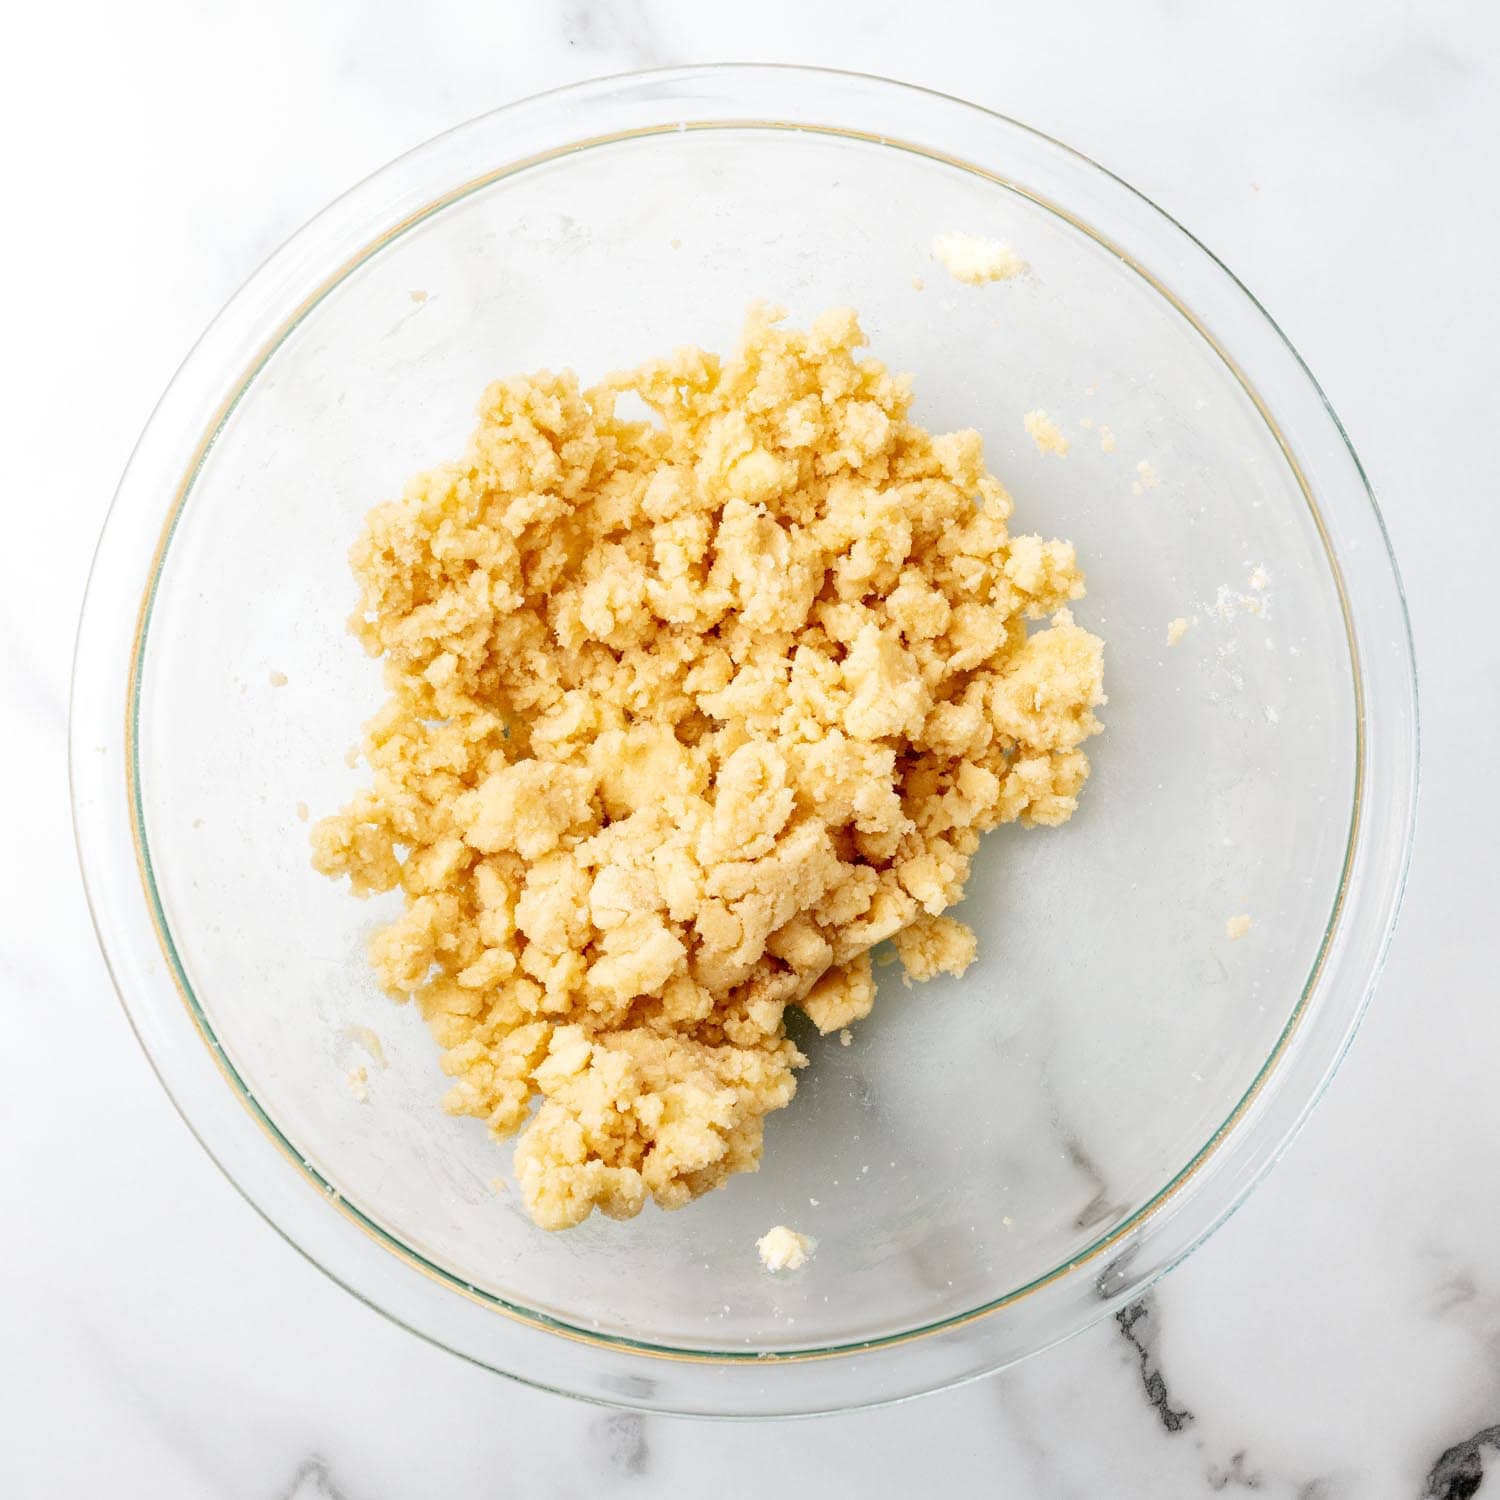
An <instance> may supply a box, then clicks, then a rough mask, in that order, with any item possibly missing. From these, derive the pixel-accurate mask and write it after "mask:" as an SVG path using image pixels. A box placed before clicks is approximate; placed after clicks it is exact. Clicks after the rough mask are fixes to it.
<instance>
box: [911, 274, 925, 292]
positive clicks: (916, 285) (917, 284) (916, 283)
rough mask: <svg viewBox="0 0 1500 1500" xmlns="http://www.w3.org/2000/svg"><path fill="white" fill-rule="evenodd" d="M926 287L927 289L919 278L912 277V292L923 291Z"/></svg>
mask: <svg viewBox="0 0 1500 1500" xmlns="http://www.w3.org/2000/svg"><path fill="white" fill-rule="evenodd" d="M926 287H927V283H926V282H925V281H923V280H922V278H921V277H920V276H913V277H912V279H911V289H912V291H914V292H920V291H924V290H925V289H926Z"/></svg>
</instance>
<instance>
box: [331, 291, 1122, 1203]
mask: <svg viewBox="0 0 1500 1500" xmlns="http://www.w3.org/2000/svg"><path fill="white" fill-rule="evenodd" d="M863 342H864V339H863V335H862V334H861V332H860V329H859V325H858V322H857V320H856V318H855V315H854V313H853V312H852V311H849V310H847V309H844V310H835V311H832V312H829V313H825V314H824V315H823V316H822V317H820V318H818V319H817V320H816V321H815V322H814V323H813V324H812V326H811V328H810V329H809V330H807V331H806V332H803V331H799V330H797V329H793V328H789V327H786V326H784V325H783V324H782V323H781V321H780V315H779V314H777V313H775V312H773V311H770V310H767V309H764V308H757V309H753V310H752V312H751V315H750V318H749V321H748V324H747V326H746V330H745V334H744V339H743V342H742V345H741V347H740V349H739V351H738V352H737V353H736V354H735V355H734V356H733V357H732V358H728V359H724V360H721V359H720V358H719V357H717V356H715V355H713V354H709V353H706V352H704V351H703V350H700V349H681V350H678V351H677V352H676V353H675V354H673V355H671V356H670V357H668V358H665V359H660V360H656V361H653V362H651V363H648V364H645V365H642V366H641V367H640V368H638V369H635V370H629V371H625V372H622V373H619V374H615V375H612V376H610V377H608V378H606V379H605V380H604V381H603V382H602V383H601V384H599V385H598V386H595V387H593V388H591V389H582V388H580V386H579V384H578V381H577V380H576V378H575V377H574V376H573V375H572V374H571V373H568V372H564V373H562V374H552V373H548V372H542V373H539V374H535V375H530V376H525V377H519V378H512V379H507V380H501V381H498V382H496V383H495V384H493V385H492V386H490V387H489V389H488V390H487V391H486V392H485V394H484V397H483V400H482V402H481V407H480V419H479V426H478V429H477V430H476V432H475V433H474V436H473V438H472V439H471V441H470V443H469V446H468V450H467V452H466V453H465V455H464V456H463V457H462V458H461V459H460V460H458V461H457V462H455V463H449V464H445V465H443V466H441V467H439V468H436V469H433V470H432V471H430V472H428V473H425V474H421V475H418V476H417V477H416V478H415V479H413V480H412V481H410V482H409V483H408V485H407V486H406V490H405V493H404V494H403V495H402V497H401V498H400V499H399V500H395V501H392V502H389V503H386V504H383V505H380V506H378V507H376V509H375V510H373V511H372V512H371V513H370V516H369V517H368V520H367V524H366V529H365V531H364V533H363V535H362V536H361V537H360V539H359V540H358V541H357V542H356V544H355V546H354V549H353V552H352V554H351V556H352V565H353V569H354V573H355V576H356V578H357V580H358V583H359V586H360V590H361V598H360V603H359V607H358V609H357V611H356V613H355V614H354V616H353V619H352V621H351V626H352V629H353V630H354V632H355V634H356V635H357V636H358V637H359V638H360V639H361V640H362V641H363V643H364V644H365V646H366V648H367V649H368V650H369V651H370V652H372V653H373V654H376V655H381V656H383V657H384V659H385V679H386V683H387V686H388V689H389V694H390V696H389V700H388V701H387V703H386V704H385V706H384V707H383V708H382V709H381V711H380V712H379V713H378V714H377V715H376V716H375V718H374V719H373V720H372V721H371V722H370V724H369V725H368V726H367V728H366V733H365V738H364V743H363V754H364V756H365V758H366V760H367V761H368V763H369V765H370V767H371V770H372V772H373V779H372V782H371V784H370V785H369V786H368V787H367V788H366V789H365V790H363V791H361V792H360V793H359V794H358V795H357V796H356V797H355V798H354V799H353V801H352V802H351V803H350V804H349V805H348V807H346V808H345V809H344V811H343V812H341V813H339V814H337V815H335V816H333V817H330V818H326V819H324V820H323V821H322V822H321V823H319V824H318V825H316V827H315V829H314V831H313V845H314V863H315V864H316V866H317V867H318V868H319V869H320V870H322V871H323V872H325V873H326V874H328V875H331V876H340V875H347V876H348V877H349V880H350V883H351V885H352V887H353V889H354V891H355V892H356V893H357V894H359V895H368V894H370V893H372V892H380V891H390V890H393V889H396V888H399V889H401V890H402V891H403V892H404V895H405V909H404V912H403V914H402V915H401V916H400V918H399V919H398V920H396V921H395V922H394V923H392V924H391V925H390V926H389V927H387V928H385V929H384V930H383V931H381V932H380V933H379V934H378V935H377V936H376V937H375V939H374V940H373V942H372V945H371V957H372V961H373V963H374V966H375V969H376V971H377V973H378V976H379V978H380V980H381V982H382V983H383V985H384V986H385V987H386V988H387V989H388V990H389V991H390V992H391V993H392V994H393V995H395V996H397V997H402V998H404V997H406V996H408V995H409V996H412V997H414V998H415V1000H416V1002H417V1004H418V1005H419V1006H420V1008H421V1011H422V1014H423V1015H424V1017H425V1018H426V1020H427V1022H428V1024H429V1026H430V1027H431V1030H432V1032H433V1034H434V1036H435V1038H436V1040H437V1042H438V1044H439V1045H440V1047H441V1048H442V1049H443V1059H442V1061H443V1068H444V1070H445V1071H446V1072H447V1073H448V1074H449V1075H450V1076H451V1078H452V1079H453V1086H452V1088H451V1090H450V1092H449V1093H448V1095H447V1097H446V1100H445V1107H446V1108H447V1109H448V1110H450V1111H451V1112H453V1113H455V1114H462V1115H473V1116H476V1117H478V1118H480V1119H482V1120H484V1121H486V1122H487V1123H488V1125H489V1127H490V1128H491V1130H492V1131H494V1132H495V1134H496V1135H498V1136H508V1135H510V1134H512V1133H514V1132H516V1131H522V1134H521V1137H520V1140H519V1142H518V1144H517V1146H516V1150H515V1165H516V1178H517V1182H518V1186H519V1188H520V1191H521V1193H522V1196H523V1198H524V1201H525V1204H526V1207H527V1209H528V1210H529V1211H530V1213H531V1215H532V1217H533V1218H534V1219H535V1220H536V1222H537V1223H538V1224H540V1225H542V1226H543V1227H545V1228H549V1229H560V1228H564V1227H567V1226H570V1225H574V1224H577V1223H579V1222H581V1221H582V1220H583V1219H585V1218H587V1217H588V1215H589V1214H590V1213H591V1212H592V1211H593V1210H594V1209H596V1208H597V1209H600V1210H602V1211H603V1212H604V1213H606V1214H609V1215H611V1216H614V1217H617V1218H625V1217H629V1216H631V1215H634V1214H636V1213H638V1212H639V1211H640V1209H641V1208H642V1206H643V1205H644V1203H645V1201H646V1199H647V1198H648V1197H651V1198H654V1199H655V1200H656V1202H657V1203H659V1204H660V1205H662V1206H663V1207H665V1208H676V1207H678V1206H680V1205H682V1204H684V1203H687V1202H688V1201H689V1200H690V1199H692V1198H694V1197H697V1196H698V1195H699V1194H701V1193H703V1192H705V1191H707V1190H708V1189H710V1188H714V1187H718V1186H720V1185H721V1184H722V1183H723V1182H724V1181H725V1180H726V1179H727V1178H728V1177H729V1175H730V1174H732V1173H734V1172H741V1171H747V1170H754V1169H755V1167H756V1166H757V1164H758V1162H759V1158H760V1154H761V1135H762V1123H763V1121H764V1118H765V1116H766V1114H767V1113H769V1112H770V1111H772V1110H775V1109H780V1108H781V1107H782V1106H783V1105H785V1104H786V1103H787V1102H788V1101H789V1100H790V1099H791V1097H792V1094H793V1092H794V1090H795V1087H796V1082H795V1077H794V1070H795V1069H797V1068H798V1067H800V1066H802V1065H803V1064H804V1062H805V1058H804V1057H803V1056H802V1055H801V1054H800V1053H799V1052H798V1050H797V1048H796V1047H795V1046H794V1045H793V1043H792V1042H791V1041H790V1040H789V1039H788V1037H787V1034H786V1030H785V1027H784V1025H783V1018H782V1017H783V1011H784V1010H785V1008H786V1007H787V1006H788V1005H795V1006H800V1007H801V1009H802V1010H803V1011H804V1012H805V1013H806V1015H807V1016H808V1017H809V1018H810V1019H811V1021H812V1022H813V1023H814V1024H815V1025H816V1026H817V1028H818V1029H819V1030H820V1031H822V1032H825V1033H829V1032H836V1031H838V1030H840V1029H841V1028H843V1027H845V1026H847V1025H849V1024H850V1023H851V1022H852V1021H856V1020H858V1019H859V1018H861V1017H862V1016H864V1015H866V1014H867V1013H868V1011H869V1010H870V1007H871V1004H872V1003H873V1001H874V997H875V983H874V979H873V976H872V973H871V966H870V958H869V950H870V948H871V947H872V946H874V945H875V944H876V943H879V942H881V941H882V940H884V939H887V938H894V939H895V944H896V949H897V952H898V953H899V955H900V958H901V960H902V962H903V964H904V965H905V967H906V970H907V972H908V973H909V974H911V975H912V976H913V977H914V978H926V977H928V976H930V975H933V974H937V973H941V972H948V973H958V972H960V971H961V970H962V969H963V968H964V967H965V966H966V965H967V964H968V963H969V962H970V961H971V960H972V959H973V957H974V947H975V943H974V935H973V934H972V932H970V931H969V929H968V928H966V927H964V926H963V925H962V924H960V923H959V922H956V921H954V920H953V919H952V918H951V917H947V916H944V915H943V913H944V912H945V911H946V910H947V908H949V907H951V906H952V905H953V904H954V903H955V902H957V901H958V900H959V899H960V897H961V896H962V894H963V887H964V882H965V880H966V878H967V876H968V872H969V861H970V858H971V857H972V855H973V854H974V851H975V849H976V847H977V846H978V843H979V839H980V835H981V834H982V833H983V832H984V831H985V830H986V829H989V828H992V827H994V826H995V825H996V824H998V823H1007V822H1012V821H1015V820H1020V821H1021V822H1023V823H1026V824H1033V823H1040V824H1056V823H1061V822H1063V821H1064V820H1065V819H1066V818H1067V817H1068V816H1069V815H1070V814H1071V813H1072V811H1073V809H1074V807H1075V805H1076V799H1077V796H1078V792H1079V789H1080V788H1081V787H1082V785H1083V781H1084V778H1085V776H1086V775H1087V773H1088V762H1087V760H1086V759H1085V757H1084V754H1083V751H1082V749H1081V748H1080V747H1081V745H1082V743H1083V741H1084V740H1085V739H1086V738H1087V737H1088V736H1089V735H1091V734H1093V733H1095V732H1096V731H1097V729H1098V728H1099V725H1098V722H1097V721H1096V719H1095V717H1094V714H1093V708H1094V706H1095V705H1097V704H1098V703H1100V702H1101V701H1102V695H1101V690H1100V681H1101V661H1102V645H1101V643H1100V641H1099V640H1098V639H1096V638H1095V637H1094V636H1092V635H1090V634H1089V633H1088V632H1087V631H1085V630H1083V629H1081V628H1080V627H1079V626H1078V625H1076V624H1075V623H1074V622H1073V619H1072V617H1071V615H1070V614H1069V612H1068V610H1067V608H1066V605H1067V603H1068V601H1070V600H1073V599H1076V598H1078V597H1079V596H1080V595H1081V594H1082V593H1083V578H1082V575H1081V574H1080V572H1079V570H1078V566H1077V564H1076V561H1075V559H1074V554H1073V548H1072V546H1071V545H1070V544H1068V543H1067V542H1061V541H1044V540H1042V539H1041V538H1040V537H1035V536H1012V535H1011V534H1010V532H1009V530H1008V528H1007V521H1008V518H1009V516H1010V512H1011V501H1010V498H1009V496H1008V495H1007V494H1006V492H1005V490H1004V489H1003V488H1002V486H1001V485H1000V483H999V481H998V480H997V479H995V478H994V477H993V476H992V475H990V474H988V473H987V472H986V471H985V467H984V461H983V455H982V452H981V447H980V440H979V436H978V434H977V433H974V432H956V433H949V434H947V435H944V436H934V435H932V434H930V433H928V432H927V431H925V430H924V429H922V428H921V427H919V426H917V425H915V424H914V423H912V422H911V421H910V420H909V419H908V409H909V406H910V402H911V394H910V385H909V381H908V380H907V379H906V378H904V377H900V376H896V375H892V374H890V373H889V372H887V371H886V369H885V368H884V367H883V366H882V365H881V364H879V363H878V362H877V361H875V360H873V359H868V358H861V356H860V354H859V350H860V346H861V345H862V344H863ZM627 392H630V393H634V394H635V395H636V396H638V397H639V398H640V399H641V400H643V401H644V402H645V404H646V405H647V406H648V407H649V408H651V410H652V412H653V413H654V414H655V416H656V419H657V420H656V421H654V422H644V421H635V420H631V419H628V418H627V417H626V416H625V415H623V414H620V413H617V410H616V401H617V398H618V397H619V396H621V395H622V394H624V393H627ZM1049 618H1050V623H1049V624H1047V625H1045V626H1041V625H1036V626H1033V625H1032V624H1031V622H1041V621H1046V620H1048V619H1049ZM534 1103H535V1104H537V1105H538V1107H537V1108H536V1110H535V1114H534V1115H533V1114H532V1108H533V1104H534ZM528 1121H529V1123H528ZM523 1127H524V1130H523Z"/></svg>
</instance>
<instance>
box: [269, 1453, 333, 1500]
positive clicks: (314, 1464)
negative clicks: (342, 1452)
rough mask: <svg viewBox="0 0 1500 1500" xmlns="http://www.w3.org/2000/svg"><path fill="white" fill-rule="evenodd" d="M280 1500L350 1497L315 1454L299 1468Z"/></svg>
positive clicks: (318, 1499)
mask: <svg viewBox="0 0 1500 1500" xmlns="http://www.w3.org/2000/svg"><path fill="white" fill-rule="evenodd" d="M280 1500H349V1497H348V1496H347V1494H346V1493H345V1492H344V1490H343V1489H342V1488H341V1487H340V1486H339V1485H338V1484H337V1482H336V1481H335V1480H334V1477H333V1475H332V1474H331V1473H330V1472H329V1468H328V1464H327V1462H326V1461H325V1460H324V1459H321V1458H319V1457H318V1456H317V1455H316V1454H314V1455H313V1456H312V1457H310V1458H306V1459H304V1460H303V1461H302V1462H301V1463H300V1464H299V1465H298V1466H297V1472H296V1473H295V1474H293V1475H292V1482H291V1484H290V1486H289V1487H288V1488H287V1489H285V1490H283V1491H282V1492H281V1496H280Z"/></svg>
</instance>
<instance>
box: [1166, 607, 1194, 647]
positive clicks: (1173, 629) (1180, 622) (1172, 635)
mask: <svg viewBox="0 0 1500 1500" xmlns="http://www.w3.org/2000/svg"><path fill="white" fill-rule="evenodd" d="M1188 624H1189V621H1188V619H1187V617H1186V616H1185V615H1178V616H1177V618H1176V619H1175V620H1170V621H1168V623H1167V644H1168V645H1169V646H1175V645H1176V644H1177V643H1178V641H1180V640H1181V639H1182V638H1183V636H1185V635H1186V634H1187V633H1188Z"/></svg>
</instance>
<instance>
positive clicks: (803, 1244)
mask: <svg viewBox="0 0 1500 1500" xmlns="http://www.w3.org/2000/svg"><path fill="white" fill-rule="evenodd" d="M755 1248H756V1249H757V1250H758V1251H759V1252H760V1263H761V1265H763V1266H764V1267H765V1268H766V1270H768V1271H795V1270H798V1269H799V1268H800V1267H802V1266H805V1265H806V1264H807V1262H808V1260H809V1259H810V1258H811V1256H812V1253H813V1251H814V1250H816V1249H817V1248H818V1242H817V1241H816V1240H815V1239H813V1238H812V1236H811V1235H807V1234H798V1233H797V1231H796V1230H795V1229H788V1228H787V1227H786V1225H785V1224H778V1225H777V1226H776V1227H775V1228H774V1229H768V1230H767V1231H766V1232H765V1234H763V1235H762V1236H761V1237H760V1238H759V1239H758V1240H757V1241H756V1242H755Z"/></svg>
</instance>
